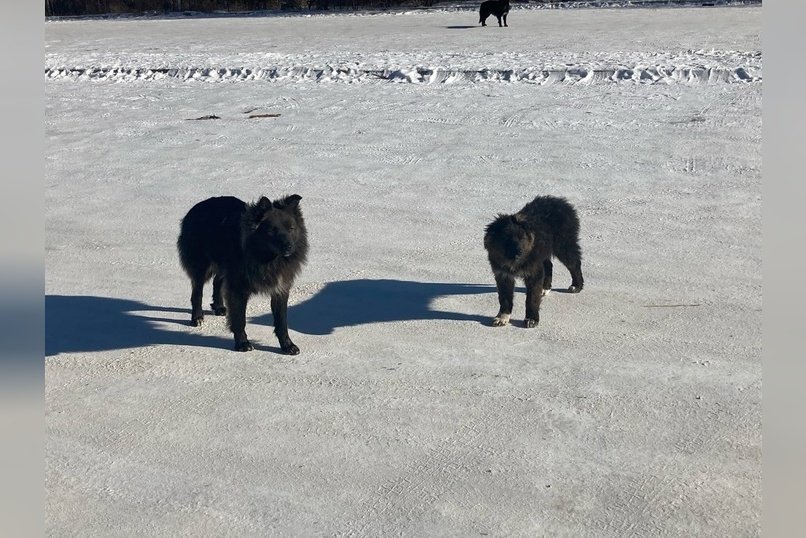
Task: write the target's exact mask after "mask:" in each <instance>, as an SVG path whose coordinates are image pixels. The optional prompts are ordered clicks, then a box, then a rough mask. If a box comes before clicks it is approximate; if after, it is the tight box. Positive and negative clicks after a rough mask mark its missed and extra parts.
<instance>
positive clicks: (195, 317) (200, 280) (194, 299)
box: [187, 264, 210, 327]
mask: <svg viewBox="0 0 806 538" xmlns="http://www.w3.org/2000/svg"><path fill="white" fill-rule="evenodd" d="M187 273H188V276H189V277H190V286H191V289H190V308H191V310H190V324H191V325H192V326H193V327H200V326H201V325H202V323H204V310H202V295H203V294H204V283H205V282H207V281H208V280H210V267H204V266H203V265H201V264H198V265H197V266H196V267H194V268H192V270H191V271H188V272H187Z"/></svg>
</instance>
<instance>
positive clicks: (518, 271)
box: [484, 196, 583, 327]
mask: <svg viewBox="0 0 806 538" xmlns="http://www.w3.org/2000/svg"><path fill="white" fill-rule="evenodd" d="M484 248H485V249H486V250H487V257H488V259H489V261H490V267H491V268H492V271H493V275H494V276H495V284H496V287H497V288H498V303H499V306H500V309H499V311H498V314H497V315H496V316H495V319H494V320H493V325H495V326H501V325H506V324H507V323H509V318H510V316H511V314H512V303H513V296H514V292H515V278H522V279H523V280H524V283H525V284H526V319H525V325H526V327H534V326H535V325H537V324H538V322H539V321H540V313H539V310H540V300H541V298H542V296H543V295H544V294H545V293H547V292H548V291H549V290H550V289H551V277H552V272H553V265H552V263H551V256H552V255H554V256H555V257H556V258H557V259H558V260H560V261H561V262H562V263H563V265H565V266H566V267H567V268H568V271H569V272H570V273H571V287H569V288H568V291H570V292H572V293H577V292H579V291H580V290H582V285H583V279H582V249H581V248H580V246H579V217H578V216H577V213H576V210H575V209H574V207H573V206H572V205H571V204H570V203H569V202H568V201H567V200H565V199H564V198H557V197H554V196H538V197H536V198H535V199H534V200H532V201H531V202H529V203H528V204H526V206H524V208H523V209H521V210H520V211H518V212H517V213H515V214H513V215H498V217H496V219H495V220H494V221H493V222H491V223H490V224H488V225H487V228H486V230H485V234H484Z"/></svg>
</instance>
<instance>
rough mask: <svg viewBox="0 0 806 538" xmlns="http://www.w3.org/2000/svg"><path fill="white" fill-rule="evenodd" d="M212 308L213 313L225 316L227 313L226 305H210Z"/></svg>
mask: <svg viewBox="0 0 806 538" xmlns="http://www.w3.org/2000/svg"><path fill="white" fill-rule="evenodd" d="M210 306H211V307H212V308H213V314H215V315H216V316H226V315H227V307H226V306H215V305H210Z"/></svg>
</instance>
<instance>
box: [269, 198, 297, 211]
mask: <svg viewBox="0 0 806 538" xmlns="http://www.w3.org/2000/svg"><path fill="white" fill-rule="evenodd" d="M300 200H302V196H300V195H299V194H292V195H291V196H286V197H285V198H283V199H282V200H277V201H276V202H274V207H276V208H277V209H288V210H292V211H293V210H294V209H296V208H297V206H299V201H300Z"/></svg>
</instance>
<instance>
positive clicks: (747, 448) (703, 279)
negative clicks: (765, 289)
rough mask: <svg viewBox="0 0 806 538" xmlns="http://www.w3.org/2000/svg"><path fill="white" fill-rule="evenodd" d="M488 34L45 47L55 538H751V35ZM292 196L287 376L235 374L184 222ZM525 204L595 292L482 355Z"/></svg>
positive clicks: (261, 302) (53, 36) (490, 344)
mask: <svg viewBox="0 0 806 538" xmlns="http://www.w3.org/2000/svg"><path fill="white" fill-rule="evenodd" d="M477 20H478V19H477V15H476V13H475V12H472V11H451V10H435V11H433V12H427V11H417V12H411V13H400V14H390V13H382V14H366V15H363V16H356V15H347V14H341V15H322V16H311V17H304V16H297V17H196V18H162V19H149V18H137V19H110V20H70V21H67V20H60V21H49V22H46V23H45V33H46V56H45V81H44V82H45V91H46V116H45V117H46V119H45V121H46V125H45V129H46V151H45V167H46V168H45V169H46V191H45V200H46V220H45V225H46V257H45V260H46V268H47V275H46V299H45V300H46V316H47V320H46V321H47V326H46V387H45V389H46V391H45V394H46V413H47V414H46V428H47V430H46V431H47V441H46V455H47V456H46V483H45V486H46V515H47V521H46V524H47V533H48V535H53V536H68V535H70V536H223V535H229V536H292V535H293V536H322V535H324V536H346V535H349V536H372V537H375V536H398V535H400V536H480V535H488V536H528V537H533V536H574V537H584V536H590V537H607V536H642V537H646V536H681V537H690V536H757V535H759V534H760V521H759V513H760V505H761V486H760V479H761V360H760V350H761V344H760V337H761V306H762V299H761V284H762V277H761V107H762V98H761V95H762V55H761V43H760V27H761V8H760V7H759V6H755V7H711V8H705V7H686V8H658V9H645V8H630V9H573V10H570V9H569V10H561V9H556V10H555V9H552V10H548V9H546V10H513V12H512V13H511V14H510V17H509V22H510V27H509V28H498V27H497V26H489V27H487V28H481V27H478V26H477V25H476V23H477ZM210 116H215V117H217V118H219V119H205V120H196V119H197V118H205V117H210ZM287 193H299V194H300V195H301V196H302V202H301V207H302V208H303V211H304V213H305V216H306V220H307V223H308V228H309V233H310V242H311V255H310V261H309V264H308V265H307V266H306V268H305V269H304V271H303V272H302V274H301V276H300V278H299V279H298V281H297V285H296V286H295V287H294V289H293V291H292V294H291V305H290V308H289V326H290V330H291V335H292V338H293V339H294V341H295V343H296V344H297V345H298V346H299V347H300V348H301V350H302V353H301V354H300V355H297V356H293V357H291V356H286V355H282V354H280V353H279V346H278V344H277V341H276V338H275V337H274V335H273V334H272V328H271V315H270V314H269V313H268V311H269V306H268V300H267V299H266V298H264V297H256V298H254V299H253V300H252V302H251V303H250V305H249V311H248V315H249V321H248V325H247V332H248V333H249V336H250V338H251V339H252V341H253V342H254V344H255V347H256V349H255V350H254V351H252V352H250V353H237V352H234V351H232V350H231V349H232V345H233V340H232V336H231V335H230V334H229V332H228V331H227V328H226V324H225V322H224V320H223V319H222V318H218V317H215V316H212V315H210V314H208V318H207V320H206V324H205V325H204V326H203V327H201V328H192V327H190V326H189V325H188V321H189V317H190V315H189V306H190V305H189V297H190V285H189V282H188V280H187V277H186V276H185V275H184V274H183V272H182V270H181V268H180V267H179V263H178V259H177V256H176V248H175V242H176V236H177V233H178V226H179V220H180V219H181V218H182V216H183V215H184V213H185V212H186V211H187V210H188V209H189V208H190V207H191V206H192V205H193V204H194V203H196V202H198V201H199V200H201V199H204V198H207V197H210V196H217V195H234V196H238V197H240V198H242V199H245V200H253V199H256V198H257V197H259V196H260V195H261V194H265V195H267V196H269V197H278V196H280V195H283V194H287ZM538 194H554V195H559V196H564V197H566V198H568V199H569V200H570V201H571V202H572V203H573V204H575V206H576V207H577V209H578V211H579V214H580V218H581V221H582V231H581V243H582V248H583V256H584V261H583V271H584V274H585V289H584V290H583V291H582V292H581V293H580V294H568V293H562V292H561V291H562V288H565V287H567V286H568V284H569V283H570V278H569V276H568V273H567V271H566V270H565V269H564V268H563V267H562V265H561V264H559V263H556V264H555V274H554V285H555V292H553V293H551V294H549V295H548V296H547V297H546V298H545V299H544V301H543V304H542V309H541V314H542V315H541V320H540V324H539V325H538V327H536V328H534V329H525V328H523V326H522V324H523V315H524V293H523V288H522V286H521V285H520V284H519V286H518V289H517V293H516V296H515V309H514V312H513V322H512V324H511V325H510V326H507V327H503V328H496V327H492V326H491V321H492V317H493V316H494V315H495V313H496V312H497V310H498V305H497V297H496V293H495V288H494V283H493V278H492V274H491V272H490V270H489V267H488V265H487V261H486V258H485V254H484V250H483V247H482V234H483V230H484V226H485V225H486V224H487V223H488V222H489V221H490V220H491V219H492V218H493V217H494V216H495V215H496V214H497V213H499V212H512V211H515V210H517V209H519V208H520V207H522V206H523V205H524V204H525V203H526V202H527V201H529V200H530V199H531V198H532V197H534V196H535V195H538ZM209 297H210V290H209V288H208V289H207V290H206V295H205V302H204V304H205V305H207V304H209V301H210V299H209Z"/></svg>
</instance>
